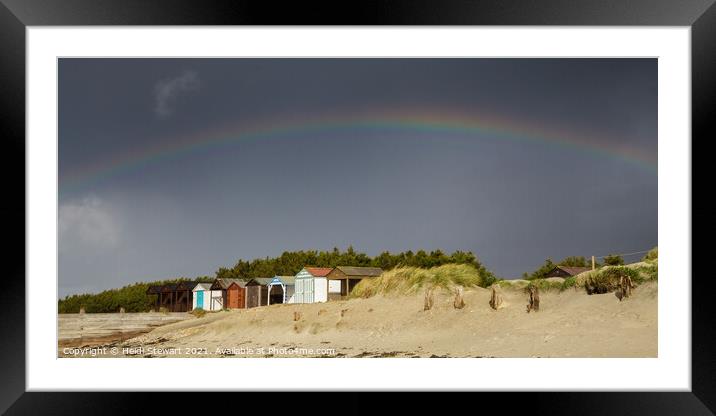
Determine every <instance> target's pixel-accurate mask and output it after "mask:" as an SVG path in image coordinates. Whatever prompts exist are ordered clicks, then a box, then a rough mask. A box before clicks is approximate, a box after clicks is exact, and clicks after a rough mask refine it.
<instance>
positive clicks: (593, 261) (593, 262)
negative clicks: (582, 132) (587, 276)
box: [592, 256, 594, 270]
mask: <svg viewBox="0 0 716 416" xmlns="http://www.w3.org/2000/svg"><path fill="white" fill-rule="evenodd" d="M592 270H594V256H592Z"/></svg>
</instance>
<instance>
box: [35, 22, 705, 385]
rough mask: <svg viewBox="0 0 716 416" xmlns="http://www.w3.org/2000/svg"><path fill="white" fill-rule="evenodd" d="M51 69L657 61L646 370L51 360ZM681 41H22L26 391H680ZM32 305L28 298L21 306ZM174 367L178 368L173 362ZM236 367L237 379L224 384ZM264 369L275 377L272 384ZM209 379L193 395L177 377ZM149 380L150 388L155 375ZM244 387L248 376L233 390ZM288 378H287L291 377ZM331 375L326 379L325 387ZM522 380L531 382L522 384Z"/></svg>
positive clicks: (398, 31) (685, 251)
mask: <svg viewBox="0 0 716 416" xmlns="http://www.w3.org/2000/svg"><path fill="white" fill-rule="evenodd" d="M59 56H63V57H70V56H83V57H89V56H117V57H119V56H131V57H140V56H144V57H155V56H172V57H177V56H205V57H206V56H224V57H226V56H253V57H260V56H372V57H376V56H385V57H392V56H436V57H437V56H481V57H485V56H489V57H501V56H510V57H526V56H530V57H535V56H553V57H554V56H557V57H567V56H582V57H584V56H589V57H634V56H640V57H658V58H659V126H658V128H659V252H660V253H659V254H660V258H659V268H660V272H661V273H660V274H661V276H662V277H661V279H660V281H659V286H660V288H659V289H660V291H659V357H658V358H652V359H645V358H642V359H492V360H490V359H486V360H476V359H446V360H414V359H373V360H371V359H367V360H366V359H363V360H361V359H332V360H325V359H282V360H271V359H241V360H224V361H217V359H159V360H141V359H101V360H97V359H90V360H86V359H85V360H83V359H57V358H56V353H57V350H56V338H55V337H56V322H57V321H56V311H57V308H56V297H55V296H56V294H55V290H54V284H49V283H51V282H55V281H56V278H57V269H56V265H57V246H56V244H57V238H56V231H54V230H56V229H57V228H56V218H57V186H56V184H57V143H56V122H57V108H56V106H57V103H56V96H55V91H57V77H56V59H57V57H59ZM690 73H691V69H690V29H689V28H687V27H684V28H682V27H674V28H606V27H600V28H586V27H582V28H573V27H570V28H564V27H550V28H532V27H520V28H514V27H500V28H496V27H480V28H445V27H439V28H412V27H410V28H301V29H299V28H215V27H204V28H178V27H170V28H136V27H125V28H115V27H112V28H104V27H92V28H79V27H74V28H59V27H54V28H53V27H28V28H27V77H28V78H27V79H28V81H27V82H28V85H27V114H28V120H27V157H28V159H27V186H28V188H27V207H28V211H27V213H28V219H27V282H26V284H27V286H26V287H27V295H26V302H27V303H26V312H27V322H26V324H27V339H26V342H27V346H26V348H27V351H26V353H27V386H26V387H27V389H28V390H29V391H45V390H75V389H82V390H175V389H184V390H239V389H254V390H255V389H309V388H314V389H333V390H335V389H452V390H477V389H481V390H504V389H508V390H554V389H560V390H680V391H690V390H691V371H690V368H691V341H690V340H691V316H690V305H691V302H690V301H691V299H690V293H691V260H690V253H691V248H690V241H691V239H690V230H691V221H690V213H691V207H690V200H691V196H690V191H689V190H690V188H691V187H690V183H691V179H690V173H689V172H690V163H691V162H690V156H689V155H690V143H691V135H690V134H691V133H690V116H691V114H690V113H691V109H690V87H691V82H690ZM29 294H32V296H29ZM177 360H179V361H177ZM233 366H236V368H237V370H238V369H239V368H240V369H241V372H242V374H243V375H244V376H242V377H234V376H232V375H231V374H230V372H229V371H226V370H227V368H233ZM276 367H280V369H278V370H279V371H278V372H279V373H281V374H284V376H282V377H276V376H274V375H273V374H276V373H277V371H275V370H276ZM199 368H201V369H202V370H203V371H207V370H210V371H212V373H213V374H215V376H214V377H211V378H210V379H203V380H202V382H201V385H197V384H196V382H195V381H194V380H192V378H191V377H186V375H187V374H196V372H197V371H198V370H199ZM160 373H161V374H162V377H161V378H159V379H158V378H157V377H156V375H157V374H160ZM246 374H251V375H252V376H251V377H246ZM299 374H300V377H299V376H293V375H299ZM337 374H338V375H337ZM526 374H534V375H538V377H527V376H526Z"/></svg>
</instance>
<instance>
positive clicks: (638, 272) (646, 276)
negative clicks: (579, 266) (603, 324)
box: [575, 260, 659, 294]
mask: <svg viewBox="0 0 716 416" xmlns="http://www.w3.org/2000/svg"><path fill="white" fill-rule="evenodd" d="M621 276H626V277H629V278H631V280H632V282H633V283H634V284H636V285H639V284H642V283H644V282H647V281H650V280H658V278H659V266H658V263H657V261H656V260H649V261H642V262H639V263H632V264H627V265H625V266H604V267H601V268H599V269H597V270H590V271H587V272H584V273H580V274H579V275H577V276H575V285H576V286H577V287H583V288H584V289H585V290H586V291H587V293H590V294H591V293H608V292H613V291H614V290H616V289H617V288H618V286H619V279H620V278H621Z"/></svg>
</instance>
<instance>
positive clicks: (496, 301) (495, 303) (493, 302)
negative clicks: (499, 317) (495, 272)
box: [490, 286, 502, 310]
mask: <svg viewBox="0 0 716 416" xmlns="http://www.w3.org/2000/svg"><path fill="white" fill-rule="evenodd" d="M500 306H502V296H500V294H498V293H497V290H496V289H495V286H492V296H491V297H490V307H491V308H492V309H494V310H498V309H500Z"/></svg>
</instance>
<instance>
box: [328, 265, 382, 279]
mask: <svg viewBox="0 0 716 416" xmlns="http://www.w3.org/2000/svg"><path fill="white" fill-rule="evenodd" d="M336 269H338V270H340V271H341V272H343V273H344V274H345V275H347V276H361V277H376V276H380V275H381V274H383V269H381V268H380V267H354V266H338V267H336Z"/></svg>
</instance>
